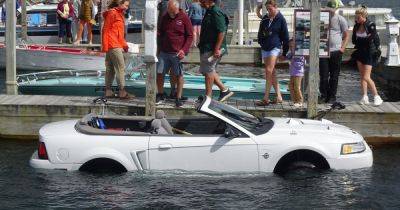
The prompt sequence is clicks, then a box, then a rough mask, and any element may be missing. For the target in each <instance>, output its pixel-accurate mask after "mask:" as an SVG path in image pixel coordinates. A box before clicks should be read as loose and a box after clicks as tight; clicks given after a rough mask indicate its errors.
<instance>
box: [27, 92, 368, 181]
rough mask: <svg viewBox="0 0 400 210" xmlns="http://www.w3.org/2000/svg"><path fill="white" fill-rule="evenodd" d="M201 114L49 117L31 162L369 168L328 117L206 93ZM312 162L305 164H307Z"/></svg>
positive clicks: (364, 155) (360, 144)
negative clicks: (247, 108) (282, 114)
mask: <svg viewBox="0 0 400 210" xmlns="http://www.w3.org/2000/svg"><path fill="white" fill-rule="evenodd" d="M196 108H197V111H198V112H199V113H201V114H204V116H188V117H180V118H173V117H171V118H165V116H162V115H163V113H162V111H158V112H157V114H156V117H155V118H154V117H142V116H102V115H93V114H89V115H87V116H85V117H83V118H82V119H80V120H67V121H61V122H55V123H50V124H47V125H45V126H43V127H42V128H41V129H40V131H39V136H40V138H39V148H38V150H37V151H35V152H34V154H33V155H32V158H31V160H30V165H31V166H32V167H34V168H44V169H65V170H88V169H90V168H92V169H93V168H95V169H96V168H97V169H99V168H113V169H119V170H121V171H140V170H174V169H181V170H194V171H217V172H275V173H278V174H281V173H285V172H287V171H288V170H289V169H291V168H293V166H295V165H296V164H297V165H299V164H300V165H308V166H309V167H311V168H315V169H356V168H364V167H371V166H372V162H373V157H372V152H371V149H370V148H369V146H368V145H367V143H366V142H365V141H364V139H363V137H362V136H361V135H360V134H358V133H357V132H355V131H353V130H352V129H350V128H348V127H345V126H342V125H338V124H335V123H333V122H331V121H328V120H308V119H295V118H261V117H255V116H253V115H250V114H248V113H246V112H243V111H240V110H238V109H236V108H234V107H231V106H229V105H227V104H223V103H220V102H217V101H214V100H212V99H211V98H209V97H202V98H199V100H198V102H197V104H196ZM304 163H307V164H304Z"/></svg>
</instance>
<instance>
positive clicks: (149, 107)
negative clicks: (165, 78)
mask: <svg viewBox="0 0 400 210" xmlns="http://www.w3.org/2000/svg"><path fill="white" fill-rule="evenodd" d="M145 7H146V10H145V19H144V21H143V25H144V29H145V39H144V47H145V49H144V51H145V57H144V58H145V59H144V62H145V63H146V69H147V74H146V77H147V81H146V108H145V115H146V116H155V114H156V93H157V85H156V62H157V57H156V54H157V1H156V0H147V1H146V6H145Z"/></svg>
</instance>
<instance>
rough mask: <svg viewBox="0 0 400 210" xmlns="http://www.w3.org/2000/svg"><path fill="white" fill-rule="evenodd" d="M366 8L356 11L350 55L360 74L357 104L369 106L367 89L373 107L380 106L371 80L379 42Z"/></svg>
mask: <svg viewBox="0 0 400 210" xmlns="http://www.w3.org/2000/svg"><path fill="white" fill-rule="evenodd" d="M367 17H368V13H367V8H366V7H361V8H359V9H357V10H356V17H355V21H356V24H355V25H354V28H353V36H352V41H353V44H354V48H355V49H356V51H355V52H354V53H353V54H352V58H353V59H354V60H356V62H357V67H358V71H359V72H360V77H361V78H360V79H361V81H360V82H361V91H362V94H363V96H362V98H361V100H360V101H359V104H364V105H367V104H369V99H368V95H367V91H368V87H369V88H370V90H371V91H372V94H373V95H374V105H375V106H379V105H381V104H382V102H383V101H382V99H381V97H380V96H379V95H378V91H377V90H376V86H375V83H374V81H373V80H372V79H371V71H372V67H373V66H376V65H377V63H378V59H379V57H380V54H381V53H380V41H379V36H378V33H377V32H376V25H375V23H373V22H372V21H370V20H368V18H367Z"/></svg>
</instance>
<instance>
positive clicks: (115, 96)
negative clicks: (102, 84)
mask: <svg viewBox="0 0 400 210" xmlns="http://www.w3.org/2000/svg"><path fill="white" fill-rule="evenodd" d="M107 93H108V94H107ZM110 93H111V94H110ZM104 97H105V98H117V95H116V94H115V93H114V92H112V90H109V92H108V91H107V90H106V91H105V93H104Z"/></svg>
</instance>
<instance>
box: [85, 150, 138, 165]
mask: <svg viewBox="0 0 400 210" xmlns="http://www.w3.org/2000/svg"><path fill="white" fill-rule="evenodd" d="M83 157H85V158H84V159H82V160H81V161H80V164H85V163H87V162H88V161H90V160H93V159H96V158H108V159H112V160H114V161H117V162H119V163H120V164H121V165H123V166H124V167H125V169H126V170H127V171H134V170H137V168H136V166H135V165H134V164H133V163H132V161H130V160H129V159H128V158H126V156H125V155H124V154H122V153H121V152H119V151H117V150H115V149H112V148H105V147H101V148H93V149H90V150H89V151H88V152H87V153H86V154H85V155H83Z"/></svg>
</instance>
